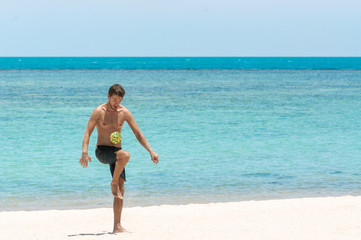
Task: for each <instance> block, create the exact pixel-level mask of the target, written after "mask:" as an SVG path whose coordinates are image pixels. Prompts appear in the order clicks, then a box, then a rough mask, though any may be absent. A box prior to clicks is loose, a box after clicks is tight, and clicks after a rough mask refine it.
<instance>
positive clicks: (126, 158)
mask: <svg viewBox="0 0 361 240" xmlns="http://www.w3.org/2000/svg"><path fill="white" fill-rule="evenodd" d="M129 159H130V153H129V152H127V151H124V150H119V151H118V152H117V160H123V161H126V162H128V161H129Z"/></svg>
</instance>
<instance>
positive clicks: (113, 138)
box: [110, 132, 122, 144]
mask: <svg viewBox="0 0 361 240" xmlns="http://www.w3.org/2000/svg"><path fill="white" fill-rule="evenodd" d="M110 141H111V142H112V143H114V144H118V143H120V142H121V141H122V135H121V134H120V132H113V133H112V134H110Z"/></svg>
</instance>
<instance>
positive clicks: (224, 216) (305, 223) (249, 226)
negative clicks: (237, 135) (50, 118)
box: [0, 196, 361, 240]
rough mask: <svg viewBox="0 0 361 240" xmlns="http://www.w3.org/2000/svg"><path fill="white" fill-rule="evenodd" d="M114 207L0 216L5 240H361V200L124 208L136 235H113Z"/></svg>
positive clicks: (125, 221)
mask: <svg viewBox="0 0 361 240" xmlns="http://www.w3.org/2000/svg"><path fill="white" fill-rule="evenodd" d="M112 221H113V213H112V209H111V208H98V209H88V210H44V211H13V212H0V238H1V239H4V240H16V239H19V240H20V239H21V240H23V239H26V240H32V239H44V240H45V239H46V240H49V239H52V240H57V239H67V240H77V239H81V240H87V239H97V240H98V239H99V240H100V239H127V240H132V239H137V240H147V239H155V240H161V239H172V240H174V239H182V240H185V239H187V240H188V239H204V240H210V239H226V240H229V239H242V240H244V239H252V240H255V239H262V240H270V239H277V240H281V239H285V240H286V239H287V240H293V239H307V240H310V239H317V240H320V239H327V240H330V239H342V240H345V239H361V197H352V196H344V197H326V198H304V199H286V200H267V201H245V202H232V203H210V204H189V205H162V206H152V207H132V208H124V209H123V225H124V227H125V228H127V229H128V230H129V231H131V233H121V234H111V233H110V231H111V230H112Z"/></svg>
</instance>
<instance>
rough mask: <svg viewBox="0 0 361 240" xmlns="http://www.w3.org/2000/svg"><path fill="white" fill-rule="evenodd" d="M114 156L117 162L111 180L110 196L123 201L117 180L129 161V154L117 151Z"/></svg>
mask: <svg viewBox="0 0 361 240" xmlns="http://www.w3.org/2000/svg"><path fill="white" fill-rule="evenodd" d="M116 155H117V161H116V162H115V169H114V174H113V180H112V182H111V184H110V187H111V189H112V194H113V196H114V197H116V198H120V199H123V195H122V193H121V192H120V189H119V184H118V180H119V176H120V174H121V173H122V171H123V169H124V167H125V165H126V164H127V163H128V161H129V159H130V154H129V152H127V151H124V150H119V151H118V152H116Z"/></svg>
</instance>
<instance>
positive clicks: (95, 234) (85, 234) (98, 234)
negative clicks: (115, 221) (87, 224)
mask: <svg viewBox="0 0 361 240" xmlns="http://www.w3.org/2000/svg"><path fill="white" fill-rule="evenodd" d="M107 234H111V235H114V233H112V232H107V233H106V232H104V233H79V234H71V235H68V237H81V236H103V235H107Z"/></svg>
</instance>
